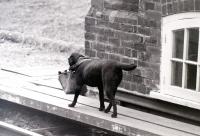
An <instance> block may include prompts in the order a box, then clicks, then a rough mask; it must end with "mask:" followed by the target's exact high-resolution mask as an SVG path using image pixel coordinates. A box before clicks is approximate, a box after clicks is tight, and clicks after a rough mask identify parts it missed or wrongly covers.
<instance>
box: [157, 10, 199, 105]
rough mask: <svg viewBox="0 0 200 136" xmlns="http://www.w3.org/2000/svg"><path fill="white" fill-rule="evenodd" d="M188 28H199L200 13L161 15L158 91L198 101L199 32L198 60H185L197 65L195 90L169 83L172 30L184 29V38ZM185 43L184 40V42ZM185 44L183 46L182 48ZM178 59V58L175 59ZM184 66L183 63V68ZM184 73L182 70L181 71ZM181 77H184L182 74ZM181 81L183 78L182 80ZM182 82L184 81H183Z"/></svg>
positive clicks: (170, 78) (185, 51) (186, 35)
mask: <svg viewBox="0 0 200 136" xmlns="http://www.w3.org/2000/svg"><path fill="white" fill-rule="evenodd" d="M188 28H199V29H200V13H198V12H190V13H180V14H175V15H170V16H167V17H163V19H162V56H161V77H160V79H161V81H160V91H161V92H160V93H162V94H166V95H170V96H175V97H178V98H182V99H185V100H190V101H194V102H198V103H200V33H199V48H198V61H197V62H193V61H188V60H184V59H183V61H184V62H185V61H187V63H190V64H195V65H198V68H197V82H198V84H197V87H196V88H198V89H196V91H194V90H190V89H185V88H183V87H176V86H173V85H171V80H172V77H171V70H172V68H171V67H172V66H171V61H172V60H173V59H174V58H172V52H173V51H172V49H173V42H174V39H173V31H175V30H179V29H184V31H185V32H184V33H185V35H184V36H185V38H184V40H187V38H188V30H187V29H188ZM185 43H186V42H185ZM185 47H187V46H184V48H185ZM186 53H187V50H186V49H185V50H184V54H183V56H186ZM177 61H178V59H177ZM185 68H186V66H184V65H183V70H184V69H185ZM183 74H184V72H183ZM183 77H185V76H184V75H183ZM182 81H183V82H184V81H185V79H183V80H182ZM183 84H184V83H183Z"/></svg>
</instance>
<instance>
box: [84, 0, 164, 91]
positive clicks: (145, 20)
mask: <svg viewBox="0 0 200 136" xmlns="http://www.w3.org/2000/svg"><path fill="white" fill-rule="evenodd" d="M160 24H161V2H160V0H92V6H91V9H90V11H89V12H88V15H87V16H86V18H85V31H86V32H85V54H86V55H88V56H91V57H98V58H102V59H112V60H116V61H120V62H122V63H135V64H137V65H138V68H137V69H136V70H135V71H131V72H124V73H123V74H124V76H123V81H122V83H121V84H120V87H122V88H125V89H128V90H130V91H137V92H140V93H144V94H146V93H149V91H150V90H152V89H158V88H157V86H158V85H159V73H160V54H161V53H160V37H161V31H160V30H161V27H160Z"/></svg>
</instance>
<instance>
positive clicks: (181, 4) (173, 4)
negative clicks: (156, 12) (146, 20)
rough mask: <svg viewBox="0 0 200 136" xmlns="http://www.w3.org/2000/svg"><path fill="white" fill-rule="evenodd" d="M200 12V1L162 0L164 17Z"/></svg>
mask: <svg viewBox="0 0 200 136" xmlns="http://www.w3.org/2000/svg"><path fill="white" fill-rule="evenodd" d="M195 11H200V0H162V15H163V16H167V15H172V14H177V13H183V12H195Z"/></svg>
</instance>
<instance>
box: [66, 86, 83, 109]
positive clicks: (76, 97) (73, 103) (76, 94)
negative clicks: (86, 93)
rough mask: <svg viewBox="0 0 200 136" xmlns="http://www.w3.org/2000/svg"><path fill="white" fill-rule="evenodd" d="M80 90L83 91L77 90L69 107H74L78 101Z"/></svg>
mask: <svg viewBox="0 0 200 136" xmlns="http://www.w3.org/2000/svg"><path fill="white" fill-rule="evenodd" d="M80 92H81V91H80V90H76V91H75V95H74V100H73V101H72V103H71V104H69V105H68V106H69V107H74V106H75V105H76V102H77V99H78V96H79V94H80Z"/></svg>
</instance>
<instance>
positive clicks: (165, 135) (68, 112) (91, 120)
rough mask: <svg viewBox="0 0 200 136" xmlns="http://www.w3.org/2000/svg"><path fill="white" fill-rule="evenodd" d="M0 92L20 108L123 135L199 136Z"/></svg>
mask: <svg viewBox="0 0 200 136" xmlns="http://www.w3.org/2000/svg"><path fill="white" fill-rule="evenodd" d="M0 90H4V91H1V92H0V98H1V99H6V100H9V101H12V102H16V103H18V104H23V105H25V106H32V107H34V108H36V109H39V110H44V111H46V112H50V113H53V114H57V115H59V116H63V117H66V118H70V119H73V120H77V121H80V122H83V123H87V124H90V125H94V126H97V127H101V128H103V129H108V130H110V131H114V132H117V133H123V134H125V135H132V134H133V133H136V132H137V133H138V134H140V135H144V134H145V135H146V134H148V135H162V136H169V135H170V136H182V135H184V136H194V135H196V134H193V133H187V132H183V131H180V130H176V129H173V128H167V127H164V126H161V125H157V124H152V123H151V122H146V121H144V120H140V119H137V118H130V117H126V116H123V115H120V116H119V117H118V118H116V119H113V118H111V117H110V114H105V113H103V112H99V111H98V110H97V109H96V110H94V108H92V107H89V106H85V105H82V104H80V103H79V104H77V106H76V107H77V108H69V107H68V106H67V105H68V104H69V103H70V102H69V101H66V100H65V99H60V98H57V97H53V96H49V95H45V94H41V93H38V92H33V91H30V90H26V89H21V88H8V87H2V86H1V87H0ZM29 100H30V101H29ZM61 111H62V112H61ZM196 136H197V135H196Z"/></svg>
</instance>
